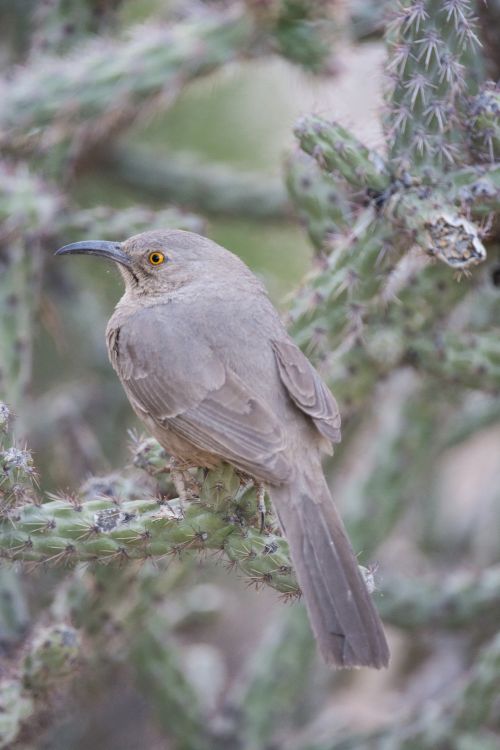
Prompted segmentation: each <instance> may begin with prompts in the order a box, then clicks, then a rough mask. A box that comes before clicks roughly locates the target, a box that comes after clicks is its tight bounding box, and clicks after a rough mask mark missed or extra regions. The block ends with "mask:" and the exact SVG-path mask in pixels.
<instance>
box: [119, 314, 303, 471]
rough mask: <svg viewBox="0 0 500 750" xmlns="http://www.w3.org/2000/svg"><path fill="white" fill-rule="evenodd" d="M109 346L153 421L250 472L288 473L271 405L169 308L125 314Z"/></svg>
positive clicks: (280, 432) (122, 374)
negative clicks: (123, 321)
mask: <svg viewBox="0 0 500 750" xmlns="http://www.w3.org/2000/svg"><path fill="white" fill-rule="evenodd" d="M110 353H111V359H112V362H113V365H114V366H115V369H116V370H117V372H118V374H119V376H120V379H121V381H122V383H123V385H124V387H125V390H126V392H127V394H128V396H129V398H130V399H131V400H132V401H133V402H135V404H136V405H138V406H139V409H140V410H143V411H145V412H146V413H147V414H148V415H149V416H150V417H151V418H152V419H153V420H154V421H155V423H156V424H158V425H159V426H164V427H168V428H169V429H171V430H172V431H173V432H174V433H176V434H178V435H179V436H181V437H183V438H184V439H185V440H187V441H188V442H189V443H191V444H192V445H194V446H195V447H196V448H198V449H199V450H201V451H204V452H209V453H213V454H215V455H216V456H218V457H220V458H222V459H223V460H226V461H228V462H230V463H232V464H234V465H235V466H237V467H238V468H240V469H241V470H243V471H245V472H247V473H248V474H250V475H252V476H254V477H257V478H259V479H262V480H264V481H270V482H276V483H279V482H283V481H284V480H286V479H288V478H289V476H290V473H291V468H290V464H289V462H288V459H287V458H286V457H285V455H284V449H285V438H284V435H283V430H282V428H281V426H280V424H279V421H278V419H277V418H276V416H275V414H274V413H273V411H272V410H271V408H269V407H268V406H267V405H266V404H265V403H264V402H263V401H262V400H261V399H259V398H258V397H257V396H256V395H255V394H254V393H253V392H252V387H251V385H249V384H248V383H246V382H243V380H242V379H241V378H240V377H238V375H236V373H234V372H232V371H231V370H230V369H229V368H228V367H227V366H225V364H224V362H223V361H221V359H220V357H218V356H217V354H216V353H215V352H214V351H213V349H212V348H211V347H210V345H209V344H208V343H207V341H206V339H205V338H204V337H203V336H201V335H199V334H197V330H196V327H195V325H194V324H192V323H189V321H188V320H186V319H185V317H183V316H179V315H177V314H175V313H174V308H173V307H171V306H170V305H168V304H166V305H158V306H155V307H148V308H144V309H143V310H141V311H139V312H138V313H136V314H134V315H132V316H130V317H129V318H127V320H126V322H125V323H124V324H123V325H122V326H121V327H120V329H119V332H118V334H116V333H115V334H114V336H113V339H112V341H110Z"/></svg>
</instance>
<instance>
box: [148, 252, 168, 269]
mask: <svg viewBox="0 0 500 750" xmlns="http://www.w3.org/2000/svg"><path fill="white" fill-rule="evenodd" d="M148 260H149V262H150V263H151V265H152V266H161V264H162V263H163V262H164V261H165V256H164V255H163V253H159V252H158V251H155V252H154V253H149V256H148Z"/></svg>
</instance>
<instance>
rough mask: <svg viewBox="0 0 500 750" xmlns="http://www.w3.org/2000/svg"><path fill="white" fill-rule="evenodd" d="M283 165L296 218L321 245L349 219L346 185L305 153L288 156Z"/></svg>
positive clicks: (315, 242) (339, 231)
mask: <svg viewBox="0 0 500 750" xmlns="http://www.w3.org/2000/svg"><path fill="white" fill-rule="evenodd" d="M285 169H286V184H287V188H288V192H289V194H290V197H291V198H292V200H293V202H294V204H295V206H296V207H297V209H298V213H299V219H300V220H301V221H302V222H303V223H304V224H305V226H306V227H307V231H308V233H309V237H310V238H311V241H312V243H313V244H314V246H315V247H316V248H318V249H320V250H321V249H324V248H325V247H326V246H327V245H328V244H329V243H330V242H331V241H332V240H333V239H334V238H335V237H337V236H338V235H340V234H341V233H342V232H344V231H345V230H346V229H347V228H348V226H349V225H350V224H351V223H352V209H351V206H350V202H349V199H348V197H347V195H346V187H345V185H344V184H343V183H342V182H341V181H340V180H338V179H337V178H335V177H334V176H333V175H329V174H327V173H326V172H323V171H322V170H321V169H320V168H319V167H318V166H317V164H316V162H315V161H314V159H312V158H310V157H309V156H306V155H305V154H301V153H298V154H294V155H293V156H290V157H289V158H288V159H287V161H286V165H285Z"/></svg>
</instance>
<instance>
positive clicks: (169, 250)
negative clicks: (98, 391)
mask: <svg viewBox="0 0 500 750" xmlns="http://www.w3.org/2000/svg"><path fill="white" fill-rule="evenodd" d="M105 244H106V243H99V242H96V243H94V244H93V243H75V244H74V245H69V246H67V248H63V249H62V250H61V252H62V253H65V252H85V247H87V248H90V249H88V250H87V251H88V252H94V254H100V255H106V256H107V257H112V258H113V259H114V260H117V262H118V263H119V268H120V271H121V273H122V276H123V278H124V281H125V294H124V296H123V297H122V299H121V300H120V302H119V303H118V305H117V307H116V309H115V312H114V314H113V316H112V318H111V320H110V321H109V324H108V328H107V341H108V350H109V355H110V359H111V362H112V365H113V367H114V368H115V370H116V372H117V374H118V377H119V378H120V380H121V382H122V384H123V387H124V389H125V392H126V394H127V396H128V398H129V400H130V403H131V405H132V407H133V409H134V411H135V412H136V413H137V415H138V416H139V418H140V419H141V420H142V421H143V422H144V423H145V424H146V426H147V427H148V429H149V430H150V431H151V432H152V433H153V435H154V436H155V437H156V438H157V439H158V441H159V442H160V443H161V444H162V445H163V447H164V448H165V449H166V450H167V451H168V452H169V453H170V454H171V455H173V456H175V457H176V458H178V459H180V460H183V461H186V462H188V463H189V464H191V465H196V466H206V467H212V466H215V465H217V464H218V463H219V462H220V461H227V462H229V463H230V464H232V465H234V466H235V467H237V468H238V469H240V470H242V471H244V472H246V473H247V474H249V475H251V476H252V477H254V478H256V479H257V480H259V481H261V482H265V483H267V485H268V486H270V492H271V497H272V500H273V504H274V506H275V509H276V513H277V515H278V518H279V520H280V523H281V525H282V527H283V530H284V533H285V535H286V537H287V539H288V541H289V544H290V552H291V557H292V561H293V563H294V566H295V569H296V572H297V577H298V580H299V583H300V586H301V589H302V592H303V596H304V599H305V602H306V605H307V608H308V612H309V616H310V620H311V624H312V627H313V630H314V633H315V635H316V638H317V641H318V643H319V647H320V649H321V651H322V654H323V656H324V657H325V659H326V660H327V661H328V662H329V663H332V664H334V665H336V666H344V667H352V666H363V665H366V666H373V667H377V668H379V667H382V666H385V665H387V663H388V659H389V652H388V647H387V643H386V640H385V636H384V632H383V629H382V625H381V622H380V619H379V617H378V615H377V613H376V610H375V608H374V606H373V603H372V601H371V597H370V595H369V593H368V591H367V589H366V585H365V583H364V581H363V579H362V577H361V575H360V573H359V569H358V565H357V562H356V558H355V555H354V553H353V551H352V549H351V546H350V543H349V541H348V539H347V536H346V534H345V531H344V528H343V525H342V522H341V520H340V517H339V516H338V513H337V511H336V508H335V506H334V504H333V501H332V499H331V497H330V493H329V491H328V487H327V485H326V482H325V479H324V476H323V472H322V469H321V454H322V453H323V452H325V451H327V452H331V441H333V442H338V441H339V440H340V416H339V412H338V408H337V404H336V402H335V399H334V398H333V396H332V394H331V393H330V391H329V389H328V387H327V386H326V385H325V384H324V382H323V381H322V379H321V378H320V376H319V375H318V373H317V372H316V370H315V369H314V367H313V366H312V365H311V364H310V362H309V361H308V360H307V358H306V357H305V356H304V355H303V353H302V352H301V351H300V349H298V347H297V346H296V345H295V344H294V343H293V341H292V340H291V339H290V337H289V336H288V334H287V332H286V330H285V329H284V327H283V325H282V323H281V320H280V318H279V316H278V314H277V312H276V310H275V309H274V307H273V306H272V304H271V302H270V301H269V298H268V296H267V294H266V291H265V289H264V288H263V286H262V285H261V283H260V282H259V281H258V280H257V278H256V277H255V276H254V275H253V274H252V273H251V272H250V270H249V269H248V268H247V267H246V266H245V264H244V263H243V262H242V261H241V260H239V259H238V258H237V257H236V256H235V255H233V254H232V253H230V252H229V251H227V250H225V249H224V248H222V247H220V246H218V245H216V244H215V243H213V242H211V241H210V240H208V239H206V238H203V237H199V236H198V235H195V234H191V233H189V232H181V231H174V230H170V231H163V232H146V233H144V234H141V235H137V236H136V237H132V238H130V239H129V240H127V241H126V242H124V243H122V244H119V243H112V244H113V248H110V249H109V251H106V247H105ZM109 244H111V243H109ZM71 248H73V250H72V249H71ZM75 248H76V249H75ZM92 248H94V249H92ZM152 252H153V253H154V252H157V253H161V254H163V255H164V262H161V263H160V264H159V265H152V264H151V262H150V257H151V253H152Z"/></svg>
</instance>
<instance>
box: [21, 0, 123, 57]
mask: <svg viewBox="0 0 500 750" xmlns="http://www.w3.org/2000/svg"><path fill="white" fill-rule="evenodd" d="M120 2H121V0H45V1H44V2H42V3H36V4H35V8H34V9H33V12H32V26H33V37H32V40H31V54H33V52H35V53H36V52H38V51H42V52H47V51H48V50H51V51H53V52H57V53H62V52H67V51H68V50H69V49H71V47H72V46H74V44H75V43H76V42H78V41H79V40H80V39H82V38H84V37H86V36H88V35H89V34H95V33H97V32H98V31H101V32H102V31H106V30H108V29H109V27H110V26H112V22H113V20H114V16H115V13H114V11H115V10H116V8H117V6H118V5H119V4H120Z"/></svg>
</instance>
